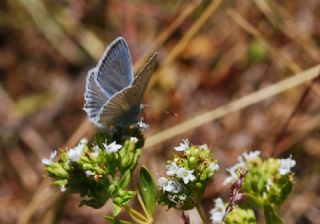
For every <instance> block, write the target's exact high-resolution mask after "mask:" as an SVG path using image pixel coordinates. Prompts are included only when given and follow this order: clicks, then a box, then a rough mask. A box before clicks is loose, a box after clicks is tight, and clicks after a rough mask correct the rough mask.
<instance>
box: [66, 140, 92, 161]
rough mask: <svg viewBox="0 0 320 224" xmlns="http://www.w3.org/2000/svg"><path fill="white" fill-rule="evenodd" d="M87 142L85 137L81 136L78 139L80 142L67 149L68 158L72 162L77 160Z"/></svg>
mask: <svg viewBox="0 0 320 224" xmlns="http://www.w3.org/2000/svg"><path fill="white" fill-rule="evenodd" d="M87 143H88V140H87V139H86V138H83V139H81V140H80V143H79V144H78V145H77V146H76V147H74V148H71V149H69V151H68V152H67V154H68V158H69V160H70V161H73V162H75V161H79V160H80V157H81V155H82V152H83V150H84V148H85V146H86V144H87Z"/></svg>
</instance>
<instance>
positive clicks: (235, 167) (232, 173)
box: [223, 162, 245, 185]
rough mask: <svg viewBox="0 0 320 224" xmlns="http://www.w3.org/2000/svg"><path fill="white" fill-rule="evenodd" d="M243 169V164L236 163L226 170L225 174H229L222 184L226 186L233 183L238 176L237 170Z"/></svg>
mask: <svg viewBox="0 0 320 224" xmlns="http://www.w3.org/2000/svg"><path fill="white" fill-rule="evenodd" d="M244 167H245V163H244V162H238V163H236V164H235V165H233V166H232V167H230V168H228V169H226V170H227V172H228V173H229V174H230V175H229V176H228V177H227V178H226V179H225V180H224V182H223V185H227V184H229V183H232V182H233V181H235V180H237V179H238V178H239V177H238V174H237V170H238V169H241V168H244Z"/></svg>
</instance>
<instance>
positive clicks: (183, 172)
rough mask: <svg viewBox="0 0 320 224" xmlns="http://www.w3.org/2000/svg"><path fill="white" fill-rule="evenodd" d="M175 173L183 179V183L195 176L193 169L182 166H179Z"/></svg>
mask: <svg viewBox="0 0 320 224" xmlns="http://www.w3.org/2000/svg"><path fill="white" fill-rule="evenodd" d="M176 175H177V177H179V178H182V179H183V183H184V184H187V183H189V181H194V180H195V179H196V177H195V176H194V175H193V170H187V169H185V168H183V167H179V168H178V170H177V171H176Z"/></svg>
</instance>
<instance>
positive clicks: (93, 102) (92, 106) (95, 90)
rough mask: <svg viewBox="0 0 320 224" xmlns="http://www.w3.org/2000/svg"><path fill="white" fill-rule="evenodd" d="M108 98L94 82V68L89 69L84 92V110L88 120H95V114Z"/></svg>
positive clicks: (96, 114)
mask: <svg viewBox="0 0 320 224" xmlns="http://www.w3.org/2000/svg"><path fill="white" fill-rule="evenodd" d="M108 99H109V98H108V97H107V96H106V94H105V93H104V91H103V90H102V89H101V87H100V86H98V85H97V82H96V70H95V69H91V70H90V71H89V72H88V74H87V79H86V88H85V93H84V102H85V103H84V107H83V109H84V111H86V113H87V114H88V117H89V120H90V121H92V122H96V119H97V116H98V114H99V112H100V110H101V108H102V106H103V105H104V104H105V103H106V101H107V100H108Z"/></svg>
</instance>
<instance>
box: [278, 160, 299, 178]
mask: <svg viewBox="0 0 320 224" xmlns="http://www.w3.org/2000/svg"><path fill="white" fill-rule="evenodd" d="M295 165H296V161H295V160H293V159H291V156H290V157H289V158H287V159H280V168H279V173H280V174H281V175H286V174H288V173H290V172H291V168H292V167H294V166H295Z"/></svg>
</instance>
